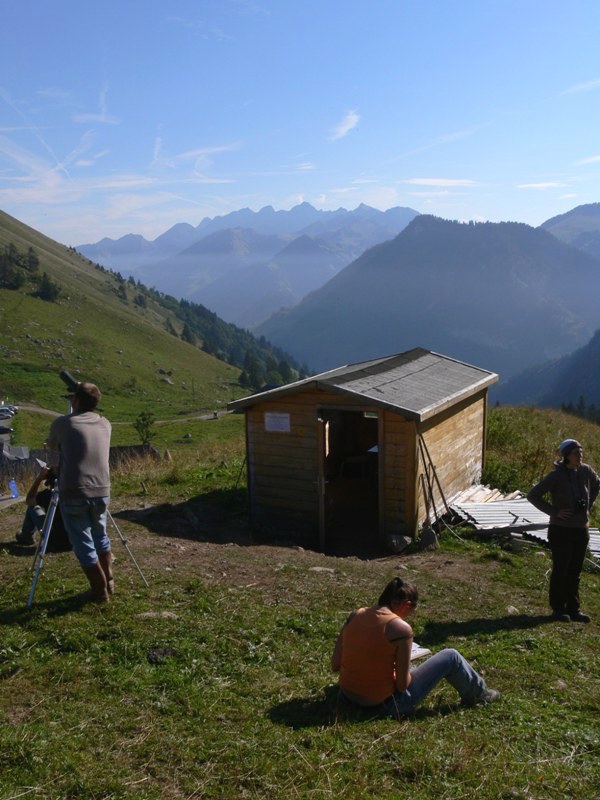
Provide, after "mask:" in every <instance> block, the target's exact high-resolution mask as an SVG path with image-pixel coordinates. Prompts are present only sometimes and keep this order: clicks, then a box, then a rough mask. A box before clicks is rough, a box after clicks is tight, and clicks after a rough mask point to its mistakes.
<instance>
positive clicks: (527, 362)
mask: <svg viewBox="0 0 600 800" xmlns="http://www.w3.org/2000/svg"><path fill="white" fill-rule="evenodd" d="M598 289H600V262H598V261H597V260H595V259H594V258H592V257H591V256H589V255H587V254H585V253H583V252H581V251H580V250H578V249H576V248H574V247H571V246H569V245H566V244H564V243H563V242H560V241H559V240H558V239H556V238H555V237H554V236H552V235H551V234H549V233H548V232H546V231H545V230H542V229H539V228H532V227H530V226H528V225H524V224H521V223H511V222H503V223H468V224H464V223H459V222H450V221H447V220H442V219H439V218H436V217H431V216H426V215H420V216H418V217H416V218H415V219H414V220H413V221H412V222H411V223H410V224H409V225H408V226H407V227H406V228H405V229H404V230H403V231H402V233H400V234H399V235H398V236H397V237H395V238H394V239H393V240H391V241H388V242H385V243H384V244H381V245H378V246H376V247H374V248H371V249H370V250H368V251H367V252H365V253H364V254H363V255H362V256H360V258H358V259H357V260H356V261H354V262H353V263H352V264H350V265H349V266H347V267H346V268H345V269H344V270H342V271H341V272H340V273H339V274H338V275H336V276H335V277H334V278H332V279H331V280H330V281H329V282H328V283H327V284H326V285H325V286H323V287H322V288H321V289H319V290H317V291H315V292H313V293H312V294H311V295H309V296H308V297H305V298H304V300H302V302H300V303H299V304H298V305H297V306H295V307H294V308H292V309H291V310H289V311H285V312H281V313H279V314H277V315H275V316H273V317H272V318H271V319H269V320H268V321H266V322H265V323H263V324H261V325H259V326H258V327H257V329H256V333H258V334H262V335H264V336H266V337H267V338H268V339H269V340H270V341H273V342H275V343H276V344H278V345H279V346H280V347H284V348H289V349H290V351H291V352H293V353H294V355H295V356H296V358H299V359H300V360H301V361H306V362H307V363H310V364H311V365H313V366H315V367H317V368H318V369H329V368H331V367H335V366H337V365H339V364H343V363H347V362H348V361H359V360H363V359H368V358H372V357H375V356H380V355H384V354H386V353H393V352H400V351H403V350H406V349H408V348H410V347H413V346H415V345H419V346H422V347H426V348H428V349H431V350H435V351H439V352H442V353H444V354H446V355H450V356H453V357H455V358H458V359H461V360H464V361H467V362H471V363H474V364H477V365H480V366H483V367H485V368H486V369H491V370H494V371H496V372H499V373H500V375H501V377H502V378H504V379H506V378H508V377H510V376H511V375H514V374H516V373H517V372H519V371H520V370H522V369H525V368H526V367H529V366H531V365H532V364H534V363H539V362H541V361H544V360H547V359H553V358H558V357H560V356H562V355H565V354H567V353H569V352H571V351H573V350H575V349H576V348H578V347H581V346H582V345H583V344H585V343H586V342H587V341H588V340H589V339H590V337H591V336H592V334H593V333H594V331H595V330H596V328H597V327H598V326H599V325H600V309H599V308H598V303H597V297H598Z"/></svg>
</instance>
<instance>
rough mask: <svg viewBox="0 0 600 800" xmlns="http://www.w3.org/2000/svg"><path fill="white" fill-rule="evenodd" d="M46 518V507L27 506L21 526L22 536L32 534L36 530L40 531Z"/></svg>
mask: <svg viewBox="0 0 600 800" xmlns="http://www.w3.org/2000/svg"><path fill="white" fill-rule="evenodd" d="M45 519H46V509H45V508H42V507H41V506H27V510H26V511H25V519H24V520H23V527H22V528H21V535H22V536H32V535H33V534H34V533H35V532H36V531H41V530H42V528H43V527H44V520H45Z"/></svg>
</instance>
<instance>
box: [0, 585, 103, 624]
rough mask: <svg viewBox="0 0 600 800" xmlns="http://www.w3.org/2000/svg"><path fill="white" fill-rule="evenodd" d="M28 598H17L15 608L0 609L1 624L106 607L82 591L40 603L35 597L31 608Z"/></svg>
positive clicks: (19, 622)
mask: <svg viewBox="0 0 600 800" xmlns="http://www.w3.org/2000/svg"><path fill="white" fill-rule="evenodd" d="M27 599H28V598H27V597H23V598H17V599H16V602H15V605H14V607H13V608H7V609H4V610H3V611H0V625H23V624H28V623H30V622H32V621H35V620H36V618H38V617H39V618H43V619H48V618H51V617H62V616H64V615H65V614H72V613H73V612H74V611H79V610H80V609H82V608H83V607H84V606H94V607H96V608H100V609H103V608H105V607H106V604H105V603H91V602H90V601H89V600H86V599H84V598H83V597H82V593H81V592H78V593H77V594H74V595H69V596H67V597H60V598H57V599H56V600H45V601H43V602H40V603H38V602H36V601H35V598H34V601H33V603H32V605H31V608H27Z"/></svg>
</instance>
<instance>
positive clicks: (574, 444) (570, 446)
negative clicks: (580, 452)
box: [558, 439, 581, 458]
mask: <svg viewBox="0 0 600 800" xmlns="http://www.w3.org/2000/svg"><path fill="white" fill-rule="evenodd" d="M578 447H581V445H580V444H579V442H578V441H577V439H565V440H564V442H561V443H560V444H559V445H558V449H559V451H560V454H561V456H562V457H563V458H566V457H567V456H568V455H569V453H571V452H573V450H576V449H577V448H578Z"/></svg>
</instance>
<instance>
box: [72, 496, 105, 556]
mask: <svg viewBox="0 0 600 800" xmlns="http://www.w3.org/2000/svg"><path fill="white" fill-rule="evenodd" d="M108 502H109V498H108V497H88V498H83V497H82V498H75V499H71V500H61V501H60V513H61V515H62V519H63V523H64V526H65V528H66V531H67V534H68V536H69V541H70V542H71V547H72V548H73V552H74V553H75V555H76V556H77V558H78V560H79V563H80V564H81V566H82V567H83V568H84V569H85V568H87V567H93V566H94V564H95V563H96V562H97V561H98V553H107V552H108V551H109V550H110V539H109V538H108V535H107V533H106V517H107V511H108Z"/></svg>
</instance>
